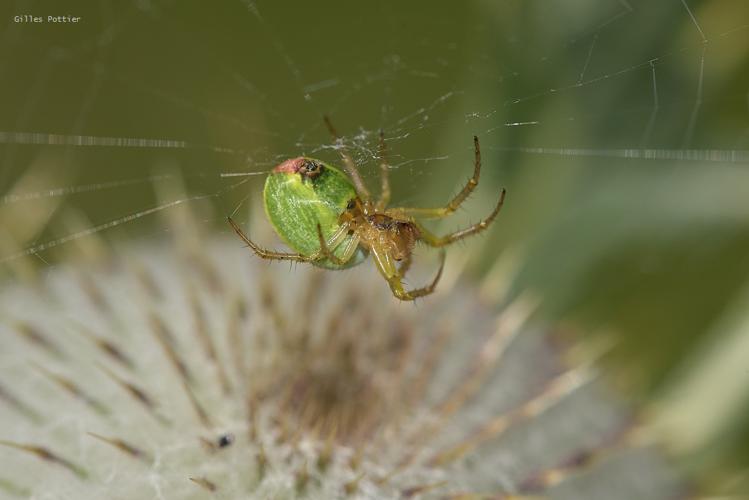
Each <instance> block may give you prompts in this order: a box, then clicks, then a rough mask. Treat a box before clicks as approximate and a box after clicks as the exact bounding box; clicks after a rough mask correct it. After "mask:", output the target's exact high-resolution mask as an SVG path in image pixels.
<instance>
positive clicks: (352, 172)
mask: <svg viewBox="0 0 749 500" xmlns="http://www.w3.org/2000/svg"><path fill="white" fill-rule="evenodd" d="M323 120H324V121H325V126H326V127H328V132H330V135H332V136H333V139H334V140H335V142H336V145H337V146H338V151H339V152H340V154H341V159H342V160H343V165H344V167H346V173H347V174H348V175H349V177H351V181H352V182H353V183H354V187H355V188H356V194H358V195H359V198H361V199H362V200H363V201H368V200H369V197H370V196H369V190H367V186H366V185H365V184H364V181H363V180H362V178H361V175H360V174H359V169H358V168H356V163H354V159H353V158H351V156H350V155H349V154H348V152H347V151H346V148H345V147H344V146H343V141H341V138H340V136H339V135H338V132H336V129H335V127H333V123H332V122H331V121H330V118H329V117H328V115H324V116H323Z"/></svg>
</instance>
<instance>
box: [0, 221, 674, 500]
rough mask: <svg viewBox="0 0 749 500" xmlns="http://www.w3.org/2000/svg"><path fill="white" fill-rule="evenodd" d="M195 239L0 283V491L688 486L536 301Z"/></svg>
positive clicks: (471, 495)
mask: <svg viewBox="0 0 749 500" xmlns="http://www.w3.org/2000/svg"><path fill="white" fill-rule="evenodd" d="M179 229H180V230H181V232H182V233H185V231H186V229H185V228H184V227H182V228H179ZM188 240H191V241H193V243H192V244H188V243H185V242H184V240H181V239H180V241H179V242H168V241H160V242H159V241H151V242H143V243H131V244H127V245H119V246H117V247H115V249H114V250H113V253H112V255H110V256H109V257H108V258H107V259H106V261H105V262H104V263H97V264H92V263H80V262H78V263H76V262H74V261H72V260H71V261H70V262H69V263H64V264H59V265H56V266H53V267H51V268H48V269H47V270H46V271H45V272H44V274H43V275H42V276H40V277H39V278H38V279H36V280H34V281H30V282H27V281H22V280H20V279H16V280H6V281H5V283H3V284H2V286H0V315H1V321H0V339H2V349H0V497H1V498H9V499H15V498H34V499H70V500H86V499H202V498H216V499H291V498H310V499H339V498H340V499H381V498H383V499H394V498H425V499H426V498H453V499H480V498H495V499H524V498H554V499H557V498H558V499H570V500H572V499H576V500H579V499H606V500H617V499H621V500H633V499H639V500H643V499H671V498H681V497H682V495H683V494H684V492H685V489H684V482H683V481H682V479H681V478H680V477H679V474H678V473H677V472H676V469H675V468H674V467H673V466H672V464H671V463H670V461H669V460H668V459H667V458H666V455H665V454H664V453H663V452H662V450H661V449H660V447H659V446H658V444H657V443H655V442H653V440H652V439H651V438H650V437H648V433H647V432H646V431H645V428H644V427H643V425H642V423H641V422H640V419H639V417H638V415H637V414H636V412H634V411H633V410H632V408H630V407H629V406H628V405H627V404H626V403H625V402H624V400H623V399H622V398H620V397H618V396H617V395H616V394H615V393H613V392H612V391H611V390H609V389H608V388H607V385H606V383H605V382H603V381H602V380H601V379H600V378H599V377H597V373H596V370H595V368H594V363H592V360H586V359H585V356H573V355H572V354H571V350H570V346H569V345H566V344H565V343H564V342H563V341H561V340H560V339H558V338H556V337H555V336H554V335H552V333H551V332H552V330H553V328H550V327H547V326H544V325H542V324H538V323H534V322H532V321H529V319H528V318H529V316H530V315H531V313H532V312H533V302H534V301H533V300H531V299H528V298H525V299H523V298H521V299H518V300H513V301H504V302H503V303H502V304H498V303H492V302H491V301H488V300H486V295H485V294H484V295H481V294H479V293H478V292H477V291H476V289H474V288H473V287H472V286H470V285H468V284H465V283H463V281H461V280H457V281H455V282H454V283H450V282H449V280H447V281H446V282H445V283H444V284H442V285H441V286H442V288H440V290H439V293H437V294H435V295H433V296H430V297H427V298H425V299H423V300H420V301H419V302H417V303H416V304H415V305H414V304H404V303H400V302H399V301H397V300H395V299H394V298H393V296H392V295H391V293H390V292H389V290H388V288H387V286H386V283H385V282H384V281H383V280H382V279H381V278H380V277H379V276H378V275H377V274H376V271H374V268H373V266H371V265H368V264H364V265H361V266H358V267H356V268H354V269H351V270H348V271H340V272H331V271H320V270H316V269H313V268H311V267H309V266H295V267H293V268H291V269H290V268H289V266H288V265H283V264H268V263H266V262H263V261H260V260H259V259H258V258H257V257H256V256H254V255H253V254H252V253H251V252H250V251H249V250H248V249H246V248H243V247H242V245H241V242H239V241H238V240H237V239H234V238H229V237H227V236H226V235H225V234H224V235H221V236H219V235H216V236H210V235H204V236H202V237H200V239H198V240H196V239H195V238H188ZM196 241H197V242H198V243H199V244H196V243H195V242H196ZM458 251H460V250H458ZM448 265H449V262H448ZM415 280H416V278H414V281H415Z"/></svg>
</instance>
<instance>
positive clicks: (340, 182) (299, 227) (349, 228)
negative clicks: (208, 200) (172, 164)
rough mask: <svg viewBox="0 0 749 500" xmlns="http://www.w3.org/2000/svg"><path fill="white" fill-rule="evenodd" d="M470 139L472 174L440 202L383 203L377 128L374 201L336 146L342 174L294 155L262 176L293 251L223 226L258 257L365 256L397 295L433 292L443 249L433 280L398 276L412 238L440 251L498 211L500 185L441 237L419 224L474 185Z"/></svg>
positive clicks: (348, 259)
mask: <svg viewBox="0 0 749 500" xmlns="http://www.w3.org/2000/svg"><path fill="white" fill-rule="evenodd" d="M325 123H326V124H327V126H328V129H329V130H330V132H331V134H333V137H334V138H335V139H336V141H337V142H339V146H341V145H340V141H339V139H338V134H337V133H336V132H335V129H334V128H333V126H332V125H331V124H330V121H329V120H327V118H326V120H325ZM473 141H474V149H475V160H474V170H473V176H472V177H471V178H470V179H469V180H468V183H467V184H466V185H465V186H464V187H463V189H462V190H461V191H460V192H459V193H458V194H457V195H456V196H455V197H454V198H453V199H452V200H451V201H450V202H449V203H448V204H447V205H446V206H444V207H439V208H405V207H396V208H388V203H389V202H390V184H389V181H388V166H387V163H386V162H385V160H384V156H385V140H384V136H383V135H382V133H380V157H381V158H382V159H383V161H382V163H381V164H380V170H381V179H382V187H381V193H380V196H379V198H378V199H377V200H376V201H374V200H373V199H372V197H371V195H370V193H369V190H368V189H367V187H366V185H365V184H364V182H363V180H362V178H361V176H360V175H359V171H358V169H357V168H356V165H355V164H354V161H353V159H352V158H351V157H350V156H349V155H348V153H347V152H346V150H345V149H344V148H343V147H340V151H341V157H342V159H343V163H344V170H345V172H346V173H344V172H342V171H341V170H339V169H337V168H335V167H333V166H331V165H329V164H327V163H325V162H322V161H320V160H316V159H313V158H307V157H304V156H301V157H298V158H292V159H290V160H286V161H285V162H283V163H281V164H280V165H278V166H277V167H276V168H274V169H273V172H272V173H271V174H270V175H269V176H268V178H267V179H266V182H265V189H264V190H263V197H264V201H265V212H266V214H267V215H268V218H269V219H270V221H271V223H272V224H273V226H274V228H275V229H276V232H277V233H278V234H279V236H281V238H282V239H283V240H284V241H285V242H286V243H287V244H288V245H289V246H290V247H291V248H293V249H294V250H296V251H297V253H285V252H275V251H271V250H266V249H264V248H262V247H260V246H258V245H256V244H255V243H254V242H253V241H252V240H250V239H249V237H247V235H245V234H244V232H242V230H241V229H240V227H239V226H238V225H237V224H236V223H235V222H234V221H233V220H232V219H231V217H230V218H229V223H230V224H231V225H232V227H233V228H234V230H235V231H236V232H237V234H238V235H239V236H240V237H241V238H242V240H244V242H245V243H247V245H248V246H249V247H250V248H252V250H253V251H254V252H255V253H256V254H257V255H259V256H260V257H262V258H264V259H271V260H291V261H297V262H309V263H311V264H314V265H317V266H320V267H325V268H328V269H343V268H347V267H351V266H354V265H356V264H359V263H360V262H362V261H363V260H364V259H365V258H366V257H367V255H369V254H370V253H371V254H372V257H373V260H374V262H375V265H376V266H377V269H378V270H379V271H380V274H381V275H382V276H383V277H384V278H385V280H387V282H388V284H389V285H390V289H391V290H392V292H393V295H395V296H396V297H397V298H399V299H401V300H413V299H415V298H417V297H421V296H424V295H428V294H430V293H432V292H433V291H434V288H435V287H436V286H437V282H438V281H439V279H440V276H441V274H442V268H443V266H444V263H445V260H444V259H445V255H444V251H443V252H442V253H441V259H442V261H441V264H440V268H439V271H438V272H437V275H436V276H435V278H434V280H432V283H430V284H429V285H427V286H425V287H422V288H417V289H415V290H405V289H404V288H403V284H402V280H403V277H404V275H405V274H406V272H407V271H408V269H409V267H410V265H411V256H412V253H413V250H414V247H415V246H416V243H417V242H423V243H425V244H427V245H429V246H431V247H434V248H441V247H445V246H447V245H449V244H451V243H453V242H455V241H457V240H460V239H463V238H465V237H467V236H470V235H473V234H476V233H478V232H480V231H483V230H484V229H486V228H487V227H488V226H489V224H491V222H492V221H493V220H494V218H495V217H496V216H497V214H498V213H499V210H500V208H502V204H503V202H504V198H505V190H504V189H503V190H502V191H501V193H500V196H499V201H498V202H497V205H496V206H495V207H494V210H493V211H492V213H491V214H489V216H488V217H487V218H486V219H484V220H482V221H481V222H478V223H476V224H474V225H472V226H470V227H468V228H466V229H462V230H459V231H456V232H454V233H450V234H448V235H445V236H436V235H434V234H432V233H431V232H429V231H428V230H427V229H426V228H425V227H424V226H423V225H422V224H421V223H420V222H418V220H417V218H442V217H446V216H448V215H450V214H451V213H453V212H454V211H455V210H456V209H457V208H458V207H459V206H460V204H461V203H463V201H465V199H466V198H468V195H470V194H471V192H472V191H473V190H474V189H475V188H476V186H477V185H478V182H479V174H480V172H481V153H480V150H479V140H478V138H476V137H474V138H473Z"/></svg>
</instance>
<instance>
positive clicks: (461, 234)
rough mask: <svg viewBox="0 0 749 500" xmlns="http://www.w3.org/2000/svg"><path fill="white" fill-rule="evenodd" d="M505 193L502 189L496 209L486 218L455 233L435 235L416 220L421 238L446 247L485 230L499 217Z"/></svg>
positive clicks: (430, 244)
mask: <svg viewBox="0 0 749 500" xmlns="http://www.w3.org/2000/svg"><path fill="white" fill-rule="evenodd" d="M505 193H506V191H505V190H504V189H502V193H501V194H500V195H499V201H498V202H497V206H496V207H494V210H492V213H490V214H489V216H488V217H487V218H486V219H484V220H482V221H480V222H477V223H476V224H474V225H472V226H470V227H467V228H465V229H460V230H458V231H455V232H454V233H450V234H446V235H445V236H435V235H434V234H432V233H431V232H429V231H428V230H427V229H425V228H424V226H422V225H421V224H419V223H418V222H414V224H416V227H418V228H419V231H420V232H421V236H420V238H421V240H422V241H424V242H425V243H426V244H427V245H429V246H432V247H444V246H446V245H449V244H450V243H454V242H456V241H458V240H461V239H463V238H466V237H468V236H471V235H472V234H476V233H479V232H481V231H483V230H484V229H486V228H487V227H489V224H491V223H492V221H494V219H495V218H496V217H497V214H499V211H500V210H501V209H502V205H503V204H504V202H505Z"/></svg>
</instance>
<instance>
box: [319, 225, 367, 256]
mask: <svg viewBox="0 0 749 500" xmlns="http://www.w3.org/2000/svg"><path fill="white" fill-rule="evenodd" d="M347 232H348V224H342V225H341V226H340V227H339V228H338V229H337V230H336V232H335V233H333V236H331V238H330V242H326V241H325V237H324V236H323V234H322V226H320V224H318V225H317V238H318V240H319V241H320V251H319V252H317V253H316V254H315V255H317V256H319V258H327V259H328V260H330V261H331V262H332V263H333V264H335V265H337V266H344V265H346V263H347V262H348V261H349V260H351V257H352V256H353V255H354V252H355V251H356V247H357V245H358V244H359V238H357V237H353V238H351V239H350V240H349V241H348V242H347V243H346V246H345V247H344V249H343V254H342V256H341V257H338V256H337V255H335V254H334V253H333V250H334V249H335V248H337V247H338V246H340V244H341V243H342V240H343V238H345V237H346V233H347ZM331 249H333V250H331Z"/></svg>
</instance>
